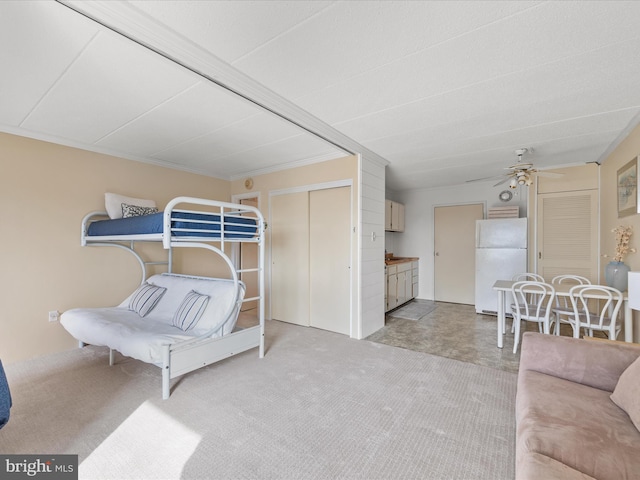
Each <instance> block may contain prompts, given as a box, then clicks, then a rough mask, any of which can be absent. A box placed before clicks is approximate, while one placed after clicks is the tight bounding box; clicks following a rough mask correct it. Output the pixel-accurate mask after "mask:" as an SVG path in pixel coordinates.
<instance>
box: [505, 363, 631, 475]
mask: <svg viewBox="0 0 640 480" xmlns="http://www.w3.org/2000/svg"><path fill="white" fill-rule="evenodd" d="M609 395H610V392H608V391H606V390H599V389H597V388H593V387H589V386H586V385H582V384H579V383H574V382H571V381H568V380H564V379H561V378H557V377H553V376H551V375H546V374H544V373H540V372H535V371H531V370H525V371H523V370H521V371H520V372H519V376H518V396H517V399H516V426H517V444H516V469H517V470H520V468H521V464H522V463H523V462H526V461H529V460H527V456H528V454H529V453H538V454H541V455H545V456H547V457H549V458H552V459H554V460H557V461H558V462H560V463H563V464H565V465H567V466H568V467H570V468H572V469H574V470H577V471H579V472H582V473H585V474H587V475H590V476H592V477H594V478H597V479H599V480H622V479H627V478H637V473H638V472H640V455H638V445H640V432H638V430H637V429H636V428H635V427H634V425H633V424H632V423H631V422H630V421H629V418H628V416H627V415H626V414H625V413H624V412H623V411H622V410H621V409H620V408H618V407H617V406H616V405H615V404H614V403H613V402H612V401H611V399H610V398H609Z"/></svg>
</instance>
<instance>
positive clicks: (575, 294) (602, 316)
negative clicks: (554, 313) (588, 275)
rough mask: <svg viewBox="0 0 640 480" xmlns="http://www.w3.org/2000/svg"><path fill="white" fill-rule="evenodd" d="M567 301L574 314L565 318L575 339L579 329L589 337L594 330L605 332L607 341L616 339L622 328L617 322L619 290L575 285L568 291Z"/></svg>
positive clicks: (620, 299) (602, 286)
mask: <svg viewBox="0 0 640 480" xmlns="http://www.w3.org/2000/svg"><path fill="white" fill-rule="evenodd" d="M594 297H597V301H594V300H595V298H594ZM569 299H570V300H571V305H572V307H573V311H574V313H573V315H572V316H570V317H567V318H568V320H569V323H571V326H572V327H573V336H574V337H575V338H579V337H580V329H581V328H583V329H585V332H586V335H589V336H590V337H593V331H594V330H597V331H601V332H606V333H607V334H608V336H609V340H615V339H616V338H617V337H618V333H620V329H621V327H622V325H620V323H618V321H617V320H618V314H619V313H620V309H621V308H622V302H623V295H622V292H621V291H620V290H617V289H615V288H613V287H606V286H604V285H576V286H575V287H571V290H569ZM594 305H595V306H596V307H595V308H594Z"/></svg>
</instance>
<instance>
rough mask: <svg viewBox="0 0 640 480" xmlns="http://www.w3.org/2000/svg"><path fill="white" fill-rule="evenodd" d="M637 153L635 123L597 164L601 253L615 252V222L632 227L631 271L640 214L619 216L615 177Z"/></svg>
mask: <svg viewBox="0 0 640 480" xmlns="http://www.w3.org/2000/svg"><path fill="white" fill-rule="evenodd" d="M639 154H640V126H637V127H636V128H635V129H634V130H632V131H631V133H630V134H629V135H628V136H627V138H626V139H625V140H623V141H622V143H621V144H620V145H619V146H618V148H616V149H615V150H614V151H613V152H612V153H611V155H609V156H608V157H607V158H606V159H605V161H604V162H603V163H602V166H601V167H600V170H601V171H600V182H601V183H600V192H601V200H600V201H601V204H600V252H601V253H602V254H603V255H609V257H612V256H613V255H614V254H615V248H616V246H615V236H614V234H613V233H611V230H613V229H614V228H615V227H617V226H618V225H631V226H633V231H634V235H633V236H632V237H631V246H632V247H635V248H636V249H637V250H638V252H637V253H630V254H628V255H627V256H626V257H625V259H624V262H625V263H626V264H627V265H629V266H630V267H631V270H634V271H638V270H640V215H638V214H635V215H629V216H627V217H623V218H618V210H617V192H616V178H617V171H618V169H619V168H621V167H622V166H623V165H625V164H626V163H627V162H629V161H630V160H633V159H634V158H636V157H637V156H638V155H639ZM609 261H610V258H602V259H601V263H600V267H601V268H600V280H601V281H604V267H605V265H606V264H607V263H608V262H609ZM639 319H640V318H639V316H638V312H634V341H635V342H640V321H639Z"/></svg>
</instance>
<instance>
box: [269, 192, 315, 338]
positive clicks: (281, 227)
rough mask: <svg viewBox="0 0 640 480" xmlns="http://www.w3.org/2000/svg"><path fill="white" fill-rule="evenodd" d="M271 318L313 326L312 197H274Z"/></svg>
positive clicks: (297, 194)
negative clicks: (310, 276) (310, 309)
mask: <svg viewBox="0 0 640 480" xmlns="http://www.w3.org/2000/svg"><path fill="white" fill-rule="evenodd" d="M269 229H270V230H271V317H272V318H274V319H276V320H282V321H284V322H289V323H295V324H297V325H304V326H309V194H308V192H300V193H291V194H286V195H275V196H273V197H271V224H270V225H269Z"/></svg>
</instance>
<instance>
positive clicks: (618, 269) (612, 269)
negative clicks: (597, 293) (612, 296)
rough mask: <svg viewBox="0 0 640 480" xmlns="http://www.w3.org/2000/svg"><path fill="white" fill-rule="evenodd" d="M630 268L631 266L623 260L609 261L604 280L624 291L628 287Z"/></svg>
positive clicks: (605, 268)
mask: <svg viewBox="0 0 640 480" xmlns="http://www.w3.org/2000/svg"><path fill="white" fill-rule="evenodd" d="M629 270H631V269H630V268H629V266H628V265H625V264H624V263H623V262H609V263H608V264H607V266H606V267H604V281H605V282H606V284H607V285H609V286H610V287H613V288H616V289H618V290H620V291H621V292H624V291H625V290H626V289H627V282H628V280H629V276H628V273H629Z"/></svg>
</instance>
